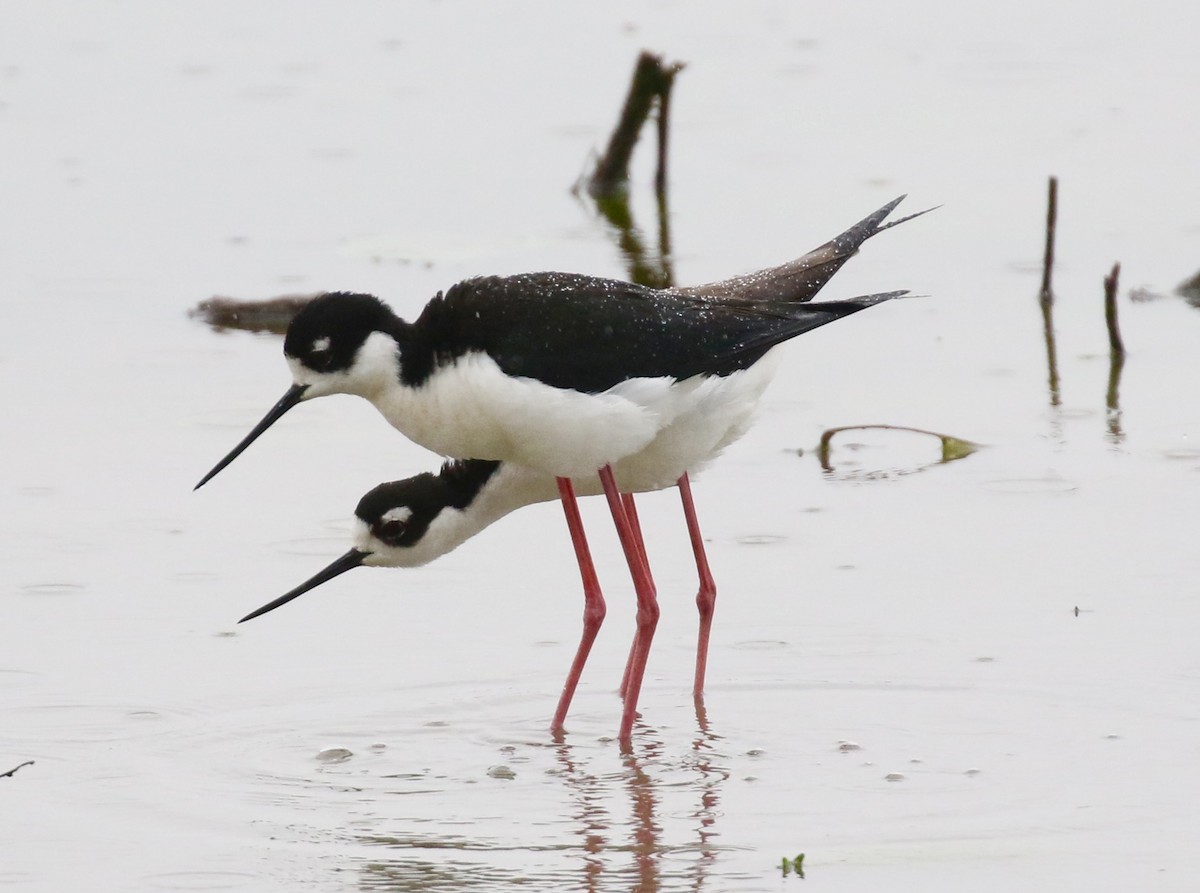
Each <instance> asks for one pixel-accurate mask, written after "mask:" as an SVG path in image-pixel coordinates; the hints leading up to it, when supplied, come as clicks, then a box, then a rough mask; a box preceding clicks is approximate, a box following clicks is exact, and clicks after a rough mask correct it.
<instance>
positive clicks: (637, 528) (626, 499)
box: [618, 493, 650, 697]
mask: <svg viewBox="0 0 1200 893" xmlns="http://www.w3.org/2000/svg"><path fill="white" fill-rule="evenodd" d="M621 505H622V506H624V508H625V517H626V518H628V519H629V526H630V528H631V529H632V530H633V532H634V535H635V536H636V537H637V545H638V552H639V553H640V554H641V556H642V564H644V565H645V566H646V573H650V558H649V557H648V556H647V555H646V541H645V540H644V539H643V538H642V523H641V521H640V520H638V514H637V506H636V505H635V504H634V502H633V494H632V493H622V494H621ZM637 650H638V640H637V635H636V634H635V635H634V637H633V645H631V646H630V648H629V658H628V659H627V660H626V661H625V672H624V673H623V674H622V675H621V687H620V688H619V689H618V691H619V692H620V693H621V697H625V692H626V691H628V690H629V673H630V671H631V669H632V668H633V656H634V655H635V654H637Z"/></svg>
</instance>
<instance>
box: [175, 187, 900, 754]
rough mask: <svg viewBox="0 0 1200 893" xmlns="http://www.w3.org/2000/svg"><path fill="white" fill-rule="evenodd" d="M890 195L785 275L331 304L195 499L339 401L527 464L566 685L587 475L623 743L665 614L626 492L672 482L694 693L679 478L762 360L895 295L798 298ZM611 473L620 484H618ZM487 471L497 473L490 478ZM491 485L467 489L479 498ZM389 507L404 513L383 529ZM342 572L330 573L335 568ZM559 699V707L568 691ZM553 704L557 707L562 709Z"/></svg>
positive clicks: (689, 511)
mask: <svg viewBox="0 0 1200 893" xmlns="http://www.w3.org/2000/svg"><path fill="white" fill-rule="evenodd" d="M899 201H900V200H899V199H897V200H896V201H894V202H891V203H889V204H888V205H885V206H884V207H883V208H881V209H880V210H879V211H877V212H875V213H874V214H872V215H871V216H870V217H868V218H866V219H865V220H863V221H861V222H860V223H858V224H856V225H855V226H854V227H852V228H851V229H850V230H847V231H846V232H845V233H843V234H842V235H840V236H838V237H837V238H835V239H833V240H831V241H830V242H828V243H826V244H825V245H822V246H821V247H820V248H817V249H816V250H814V251H812V252H810V253H809V254H807V255H805V256H804V257H802V258H800V259H798V260H795V261H792V262H791V263H788V264H785V265H783V266H780V267H775V268H772V269H769V270H764V271H761V272H759V273H755V274H750V275H747V276H741V277H736V278H733V279H729V280H725V281H722V282H717V283H712V284H710V285H705V286H699V287H695V288H686V289H685V288H676V289H650V288H645V287H642V286H637V285H633V284H631V283H627V282H619V281H615V280H608V279H598V278H595V277H589V276H579V275H572V274H565V273H533V274H525V275H520V276H511V277H505V278H499V277H489V278H481V279H471V280H467V281H465V282H461V283H459V284H458V285H455V286H454V287H452V288H451V289H449V290H448V291H447V292H446V293H445V295H441V294H439V295H438V296H437V297H435V298H433V300H431V301H430V302H429V303H428V304H427V305H426V307H425V309H424V310H423V311H422V313H421V315H420V316H419V317H418V319H417V320H416V321H415V322H413V323H408V322H405V321H404V320H401V319H399V318H398V317H396V316H395V314H393V313H392V312H391V310H389V309H388V308H387V307H386V306H385V305H384V304H383V303H382V302H381V301H379V300H378V299H377V298H374V297H372V296H369V295H357V294H347V293H333V294H328V295H324V296H322V297H320V298H317V299H315V300H314V301H313V302H312V303H310V304H309V305H307V306H306V307H305V308H304V309H303V310H301V311H300V313H298V314H297V316H296V318H295V319H294V320H293V321H292V323H291V325H290V326H289V328H288V333H287V337H286V339H285V342H284V352H285V355H286V357H287V360H288V364H289V365H290V367H291V370H292V375H293V378H294V381H295V383H294V384H293V386H292V387H291V388H290V389H289V390H288V392H287V393H286V394H285V395H284V396H283V398H282V399H281V400H280V401H279V402H278V403H276V405H275V406H274V407H273V408H272V409H271V410H270V411H269V412H268V413H267V415H266V416H265V417H264V418H263V420H262V421H261V422H260V423H259V424H258V425H257V426H256V427H255V428H254V429H253V430H252V431H251V432H250V434H249V435H247V437H246V438H245V439H244V440H243V441H242V442H241V443H239V444H238V445H237V447H235V448H234V449H233V451H231V452H230V453H229V455H228V456H226V457H225V459H223V460H222V461H221V462H220V463H218V465H217V466H216V467H215V468H214V469H213V470H212V471H210V472H209V473H208V475H206V476H205V477H204V479H203V480H201V482H200V484H197V487H199V486H200V485H202V484H204V483H205V482H206V481H207V480H209V478H211V477H212V476H213V475H215V474H216V473H217V472H219V471H220V470H221V469H222V468H224V467H225V465H227V464H228V463H229V462H231V461H233V459H234V458H236V456H237V455H238V454H240V453H241V451H242V450H244V449H245V448H246V447H247V446H248V445H249V444H250V443H251V442H252V441H253V440H254V439H255V438H257V437H258V436H259V435H260V434H261V433H262V432H263V431H265V430H266V429H267V428H268V427H270V425H272V424H273V423H274V422H275V421H276V420H277V419H278V418H280V417H281V416H282V415H283V414H284V413H285V412H287V411H288V410H289V409H290V408H291V407H292V406H294V405H295V404H297V403H299V402H301V401H302V400H306V399H310V398H312V397H318V396H324V395H326V394H333V393H350V394H358V395H359V396H362V397H365V398H367V399H368V400H370V401H371V402H372V403H373V404H374V405H375V406H376V408H378V409H379V410H380V412H382V413H383V415H384V416H385V417H386V418H387V419H388V421H389V422H391V423H392V425H393V426H395V427H396V428H398V429H399V430H400V431H402V432H403V433H405V434H406V435H408V436H409V437H410V438H412V439H413V440H414V441H416V442H417V443H419V444H421V445H423V446H426V447H428V448H430V449H432V450H434V451H436V452H438V453H441V454H442V455H448V456H453V457H457V458H462V459H467V458H472V459H476V460H502V461H504V462H505V463H511V464H512V465H514V466H520V467H521V468H520V469H519V470H514V471H513V473H514V474H520V475H525V476H529V475H533V478H531V480H535V479H536V477H537V476H538V475H540V476H542V477H543V478H544V480H542V481H540V482H536V486H535V485H533V484H530V485H521V486H519V487H518V486H517V485H515V484H514V485H511V487H512V492H511V493H509V495H508V498H513V499H518V500H520V499H524V500H525V502H529V501H537V500H538V499H544V498H546V496H545V495H544V494H545V490H544V489H543V488H544V487H546V486H547V485H548V483H549V478H551V477H553V478H555V479H556V480H557V490H558V495H559V496H560V498H561V499H562V501H563V505H564V508H565V509H566V511H567V517H568V524H569V525H570V527H571V533H572V539H573V541H574V543H575V548H576V555H577V558H578V559H579V563H580V569H581V572H582V573H583V575H584V580H585V597H586V599H587V605H588V608H587V609H586V611H585V636H584V643H581V648H580V655H579V657H578V658H577V664H578V666H577V667H573V668H572V673H571V676H570V677H569V678H568V682H567V685H568V688H571V687H573V685H574V682H575V681H576V679H577V677H578V671H579V670H580V669H581V668H582V658H583V657H585V656H586V647H585V646H586V645H590V639H589V634H588V629H587V627H588V626H589V625H591V626H594V627H596V628H598V627H599V623H600V620H601V619H602V617H603V610H604V609H603V602H602V601H601V600H600V597H599V587H598V585H596V584H595V583H594V573H593V572H592V570H591V562H590V558H588V557H587V555H586V553H587V542H586V539H585V538H584V535H583V531H582V527H581V526H580V525H579V522H578V510H577V508H576V506H575V487H574V485H573V483H572V480H573V479H582V478H585V477H590V476H592V475H597V476H598V482H599V487H598V488H597V487H596V486H595V485H594V484H589V486H588V492H592V491H593V490H595V489H599V490H601V491H603V492H604V494H605V496H606V497H607V499H608V502H609V507H610V510H611V512H612V515H613V519H614V522H615V524H616V527H617V531H618V534H619V536H620V539H621V543H622V547H623V548H624V551H625V556H626V560H627V563H628V564H629V567H630V571H631V573H632V575H633V578H634V586H635V589H636V591H637V596H638V622H637V630H638V631H637V634H636V637H635V640H634V646H633V649H632V652H631V654H630V659H629V664H628V665H627V668H626V679H625V682H624V683H623V685H622V690H623V692H624V694H625V711H624V714H623V716H622V722H621V740H622V742H623V743H627V742H628V740H629V736H630V731H631V729H632V726H633V719H634V714H635V710H636V704H637V697H638V692H639V690H640V687H641V681H642V676H643V674H644V672H645V663H646V657H647V655H648V653H649V648H650V641H651V638H652V637H653V633H654V627H655V624H656V623H657V619H658V605H657V602H656V599H655V591H654V584H653V580H652V579H651V576H650V571H649V567H648V564H647V562H646V556H645V549H644V546H643V544H642V542H641V534H640V531H639V530H638V527H637V518H636V514H635V513H634V511H633V502H632V497H631V496H629V495H628V494H629V493H630V492H631V491H633V490H646V489H659V488H662V487H666V486H670V485H671V484H672V483H675V482H678V484H679V486H680V490H681V493H682V495H683V500H684V509H685V514H686V515H687V518H688V523H689V529H690V533H691V535H692V542H693V546H694V547H695V549H696V554H697V564H698V566H699V567H700V568H701V578H702V585H701V593H700V595H699V596H698V598H697V601H698V602H699V603H700V606H701V617H702V620H701V641H700V650H699V653H698V654H697V673H696V692H697V694H699V692H700V690H701V689H702V686H703V674H704V662H705V656H706V652H707V635H708V628H709V624H710V622H711V610H712V600H713V598H714V597H715V588H714V587H713V586H712V585H711V578H710V577H708V574H707V566H706V561H705V559H704V556H703V546H702V544H701V540H700V535H699V530H698V528H697V527H696V526H695V517H694V509H693V508H692V503H691V495H690V487H689V485H688V479H687V476H686V473H687V471H688V470H689V469H692V468H695V467H696V466H697V465H698V464H700V463H702V462H704V461H706V460H708V459H710V458H712V457H713V456H715V455H716V454H717V453H718V452H720V450H721V449H723V448H724V447H725V446H726V445H728V444H729V443H730V442H732V441H733V440H734V439H736V438H737V437H739V436H740V435H741V434H742V433H744V431H745V430H746V428H747V427H748V424H749V420H750V415H751V413H752V412H753V409H754V406H755V404H756V403H757V400H758V398H759V396H760V395H761V393H762V391H763V389H764V388H765V386H766V384H767V382H768V381H769V379H770V376H771V373H772V372H773V366H774V364H773V362H772V361H771V360H768V359H767V357H768V355H769V354H771V353H772V348H774V347H776V346H777V345H779V344H781V343H782V342H784V341H787V340H789V339H791V338H794V337H795V336H797V335H800V334H802V333H804V332H807V331H809V330H811V329H814V328H817V327H818V326H821V325H824V324H825V323H828V322H832V321H834V320H836V319H840V318H841V317H843V316H847V315H849V314H851V313H854V312H856V311H858V310H861V309H863V308H865V307H869V306H872V305H874V304H877V303H880V302H882V301H884V300H887V299H889V298H892V297H896V296H897V295H899V294H903V293H902V292H891V293H888V294H881V295H872V296H869V297H863V298H854V299H850V300H846V301H834V302H822V303H819V304H808V303H805V302H807V301H808V300H810V299H811V298H812V297H813V296H814V295H815V294H816V292H817V291H818V290H819V289H820V288H821V287H822V286H823V285H824V284H825V282H827V281H828V279H829V277H830V276H832V275H833V273H834V272H836V270H837V269H838V268H839V267H840V266H841V264H842V263H844V262H845V261H846V259H847V258H849V257H850V256H851V255H852V254H853V253H854V252H855V251H856V250H857V249H858V247H859V246H860V245H861V244H862V242H864V241H865V240H866V239H868V238H870V237H871V236H872V235H874V234H875V233H877V232H880V231H882V230H883V229H886V228H887V227H888V226H893V225H895V223H899V222H903V221H895V222H893V223H891V224H883V220H884V218H885V217H886V216H887V214H888V213H890V212H891V210H892V209H893V208H895V206H896V204H897V203H898V202H899ZM913 216H915V215H913ZM904 219H905V220H907V219H911V218H904ZM466 467H467V468H468V469H475V470H480V469H483V468H487V467H488V466H486V465H475V464H472V465H469V466H466ZM614 468H615V469H616V471H619V472H622V473H623V474H624V475H625V476H626V478H627V479H626V480H625V481H624V482H622V481H621V480H620V479H618V478H617V477H616V475H615V472H614ZM495 474H497V472H496V470H495V469H494V468H493V469H492V471H490V472H489V476H491V475H495ZM506 474H507V472H504V473H500V474H499V476H498V482H503V481H504V480H507V479H508V478H507V477H506ZM469 476H470V475H467V477H469ZM485 483H486V481H485ZM485 490H486V488H482V487H481V488H477V490H476V494H477V495H479V496H482V494H483V493H484V492H485ZM373 492H375V493H377V492H378V490H377V491H373ZM622 492H624V493H625V494H626V495H625V496H624V498H623V497H622ZM535 493H536V494H538V495H537V496H534V495H533V494H535ZM517 494H519V496H518V495H517ZM368 498H369V497H368ZM366 501H367V500H364V502H366ZM470 502H471V500H470V499H468V500H467V504H468V505H469V504H470ZM518 504H522V503H520V502H518ZM513 507H515V505H514V506H513ZM360 509H362V505H361V504H360ZM389 509H398V511H392V513H391V517H390V518H389V517H387V515H388V510H389ZM409 509H410V507H409V506H407V505H403V506H395V505H392V506H389V507H387V508H386V509H385V511H384V512H383V513H382V514H381V515H380V518H379V520H380V521H381V522H384V523H391V524H393V525H395V524H398V525H399V526H400V527H406V525H407V524H409V523H410V522H411V520H412V517H415V515H413V516H412V517H410V516H408V514H407V512H408V510H409ZM509 510H511V508H510V509H506V510H505V511H509ZM503 513H504V512H500V514H503ZM495 517H498V515H495V516H493V517H492V518H489V519H488V521H489V522H490V520H494V519H495ZM363 520H364V521H366V522H367V523H370V522H371V521H372V520H374V519H363ZM476 523H477V522H476ZM485 523H487V522H485ZM432 529H433V526H432V525H431V526H430V527H428V528H426V529H425V530H423V531H421V533H422V534H427V532H428V531H429V530H432ZM478 529H480V528H479V527H478V526H476V527H474V529H472V530H470V531H469V532H468V533H466V534H465V535H463V536H460V537H459V539H458V540H457V541H456V542H455V543H454V544H453V545H457V542H461V541H462V539H465V538H466V536H469V535H471V533H474V532H476V531H477V530H478ZM381 541H382V542H385V543H386V542H387V540H386V539H382V540H381ZM453 545H452V546H451V548H452V547H453ZM427 548H428V547H427ZM436 548H437V547H436V546H434V547H433V550H434V551H436ZM444 551H447V550H446V549H442V552H444ZM379 554H381V555H382V554H389V555H390V554H392V553H390V552H389V553H384V552H382V551H381V552H379ZM437 554H441V553H440V552H438V553H437ZM431 557H433V556H431ZM343 561H349V559H343ZM359 563H372V562H371V561H370V560H369V559H360V560H359ZM374 563H381V564H382V563H386V562H385V561H382V560H379V561H376V562H374ZM350 566H353V565H352V564H345V565H344V566H343V565H336V567H338V570H337V571H336V572H341V571H342V570H346V569H348V568H349V567H350ZM332 575H333V574H332V573H329V574H328V576H332ZM318 576H321V575H318ZM328 576H324V577H322V579H328ZM706 578H707V581H706ZM314 579H315V578H314ZM316 582H320V580H316ZM316 582H314V581H310V585H316ZM295 594H298V593H291V594H290V595H293V596H294V595H295ZM284 600H286V599H284ZM282 601H283V600H280V602H279V603H282ZM591 635H592V636H594V631H593V632H592V633H591ZM564 696H565V697H567V698H568V699H569V694H568V693H567V692H564ZM560 710H565V707H564V706H563V705H561V704H560ZM555 722H556V724H558V723H560V722H561V716H556V719H555Z"/></svg>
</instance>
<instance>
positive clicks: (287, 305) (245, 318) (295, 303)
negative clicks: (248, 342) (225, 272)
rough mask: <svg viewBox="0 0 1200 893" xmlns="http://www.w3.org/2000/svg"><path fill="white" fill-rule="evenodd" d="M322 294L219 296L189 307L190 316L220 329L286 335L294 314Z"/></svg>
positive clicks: (219, 330)
mask: <svg viewBox="0 0 1200 893" xmlns="http://www.w3.org/2000/svg"><path fill="white" fill-rule="evenodd" d="M318 294H320V293H319V292H317V293H314V294H309V295H280V296H279V297H277V298H268V299H267V300H265V301H239V300H237V299H236V298H226V297H221V296H216V297H212V298H209V299H208V300H207V301H201V302H200V303H199V304H197V305H196V306H195V307H193V308H192V309H191V310H189V311H188V316H190V317H192V318H193V319H201V320H203V321H204V322H206V323H208V324H209V325H210V326H212V327H213V328H214V329H215V330H216V331H218V332H226V331H228V330H230V329H241V330H242V331H245V332H269V333H270V334H272V335H282V334H284V333H285V332H287V327H288V323H290V322H291V321H292V317H293V316H295V315H296V314H297V313H298V312H299V310H300V308H301V307H303V306H304V305H305V304H307V303H308V302H309V301H311V300H312V299H313V298H315V297H317V295H318Z"/></svg>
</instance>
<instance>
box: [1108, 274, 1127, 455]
mask: <svg viewBox="0 0 1200 893" xmlns="http://www.w3.org/2000/svg"><path fill="white" fill-rule="evenodd" d="M1120 276H1121V265H1120V264H1113V268H1112V272H1111V273H1109V274H1108V275H1107V276H1105V277H1104V321H1105V322H1106V323H1107V324H1108V393H1107V395H1106V397H1105V406H1106V407H1107V410H1108V436H1109V438H1110V439H1111V440H1112V441H1113V442H1114V443H1120V442H1121V441H1122V440H1124V439H1125V432H1124V431H1123V430H1122V428H1121V398H1120V388H1121V372H1122V370H1124V368H1125V343H1124V342H1123V341H1122V340H1121V329H1120V327H1119V326H1118V325H1117V282H1118V280H1119V279H1120Z"/></svg>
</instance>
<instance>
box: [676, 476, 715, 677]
mask: <svg viewBox="0 0 1200 893" xmlns="http://www.w3.org/2000/svg"><path fill="white" fill-rule="evenodd" d="M676 484H677V485H678V486H679V497H680V499H682V500H683V517H684V518H685V519H686V520H687V529H688V536H689V537H690V538H691V540H692V552H693V553H694V554H695V556H696V573H697V574H698V575H699V577H700V590H699V592H697V593H696V607H697V608H698V609H699V610H700V639H699V641H698V642H697V644H696V681H695V683H694V684H693V686H692V695H693V696H694V697H696V698H700V697H703V695H704V671H705V669H707V667H708V635H709V633H710V632H711V631H712V618H713V608H714V607H715V606H716V603H717V584H716V582H715V581H714V580H713V575H712V571H711V570H709V567H708V555H706V554H705V552H704V539H703V537H701V535H700V522H699V521H698V520H697V519H696V506H695V504H694V503H693V502H692V482H691V481H690V480H688V476H687V472H686V471H685V472H684V473H683V474H682V475H681V476H680V478H679V480H678V481H676Z"/></svg>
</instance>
